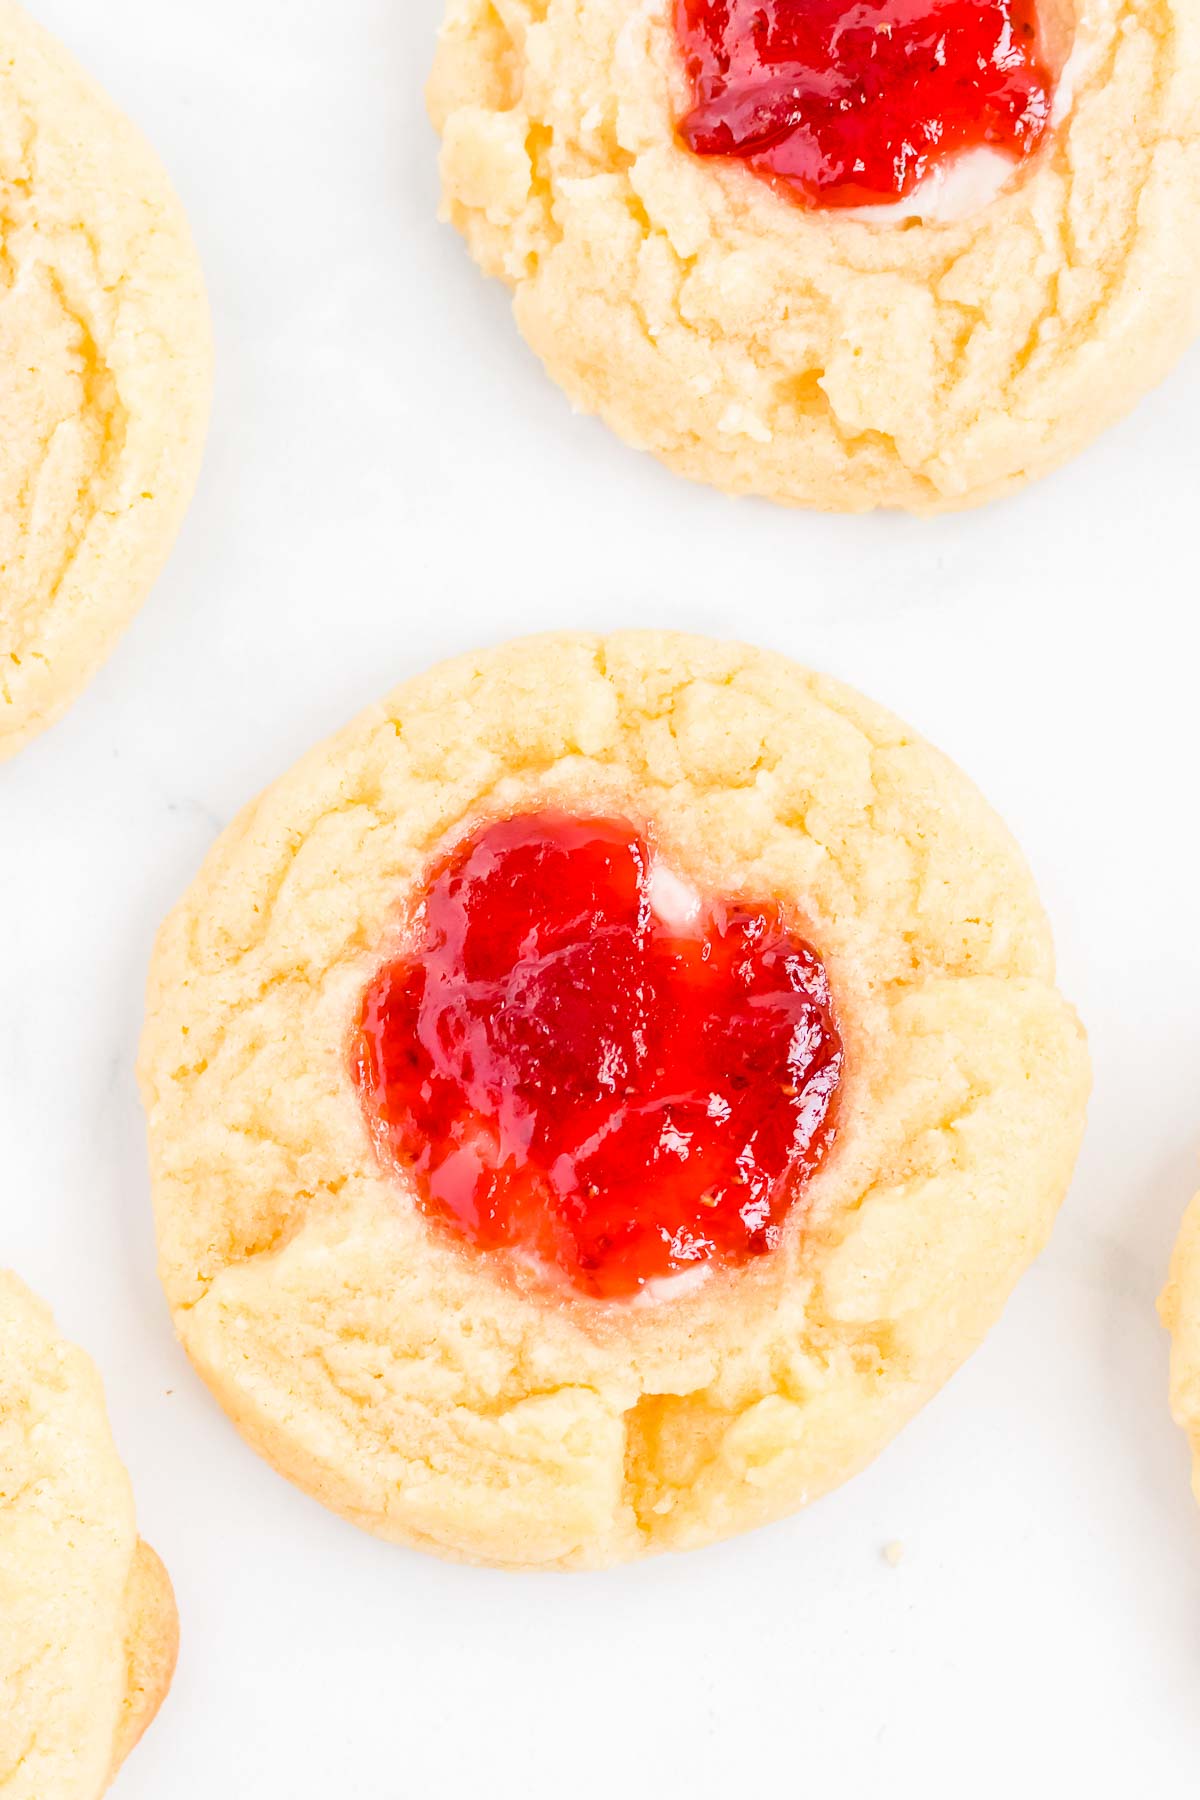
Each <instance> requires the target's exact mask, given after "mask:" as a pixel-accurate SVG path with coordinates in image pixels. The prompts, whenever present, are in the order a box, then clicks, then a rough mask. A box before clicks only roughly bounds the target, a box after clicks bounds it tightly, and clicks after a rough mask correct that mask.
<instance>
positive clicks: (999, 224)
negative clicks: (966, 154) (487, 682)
mask: <svg viewBox="0 0 1200 1800" xmlns="http://www.w3.org/2000/svg"><path fill="white" fill-rule="evenodd" d="M670 21H671V15H670V7H669V6H668V5H667V4H665V0H639V4H637V5H635V6H633V7H630V6H628V5H627V4H625V0H548V3H543V0H536V3H535V0H503V3H502V4H499V3H498V4H492V0H449V4H448V10H447V17H446V23H445V26H444V28H443V31H442V35H441V40H440V44H439V50H438V55H437V60H436V64H435V67H434V71H433V75H432V78H431V81H430V87H429V101H430V109H431V113H432V116H433V119H434V123H435V125H436V126H437V128H438V130H439V132H440V133H441V135H442V158H441V167H442V180H443V193H444V215H445V216H446V217H447V218H448V219H450V220H451V221H452V222H453V223H454V224H455V225H456V226H457V227H458V229H459V230H460V231H461V232H462V233H463V234H464V236H465V237H466V239H467V241H468V243H469V245H470V247H471V250H472V252H473V254H474V255H475V257H476V259H477V260H478V262H479V263H480V265H481V266H482V267H483V269H484V270H485V271H486V272H487V273H488V274H491V275H495V276H497V277H498V278H499V279H501V280H503V281H505V282H507V283H508V285H509V286H510V287H512V288H513V290H514V306H515V311H516V317H517V321H518V324H519V325H520V328H521V330H522V331H523V332H524V334H525V336H526V338H527V339H528V340H529V342H530V344H531V345H532V346H533V348H534V350H535V351H536V352H537V353H538V355H539V356H540V357H541V358H542V360H543V362H544V363H545V364H546V367H547V368H548V370H549V372H550V373H551V375H553V377H554V378H555V379H556V380H557V381H558V382H559V383H560V384H561V385H562V386H563V387H564V388H565V390H566V392H567V394H568V396H569V397H570V399H571V401H572V402H573V403H574V404H575V405H576V406H577V407H579V408H581V409H582V410H584V411H588V412H597V413H599V414H600V415H601V417H603V418H604V419H605V420H606V421H607V422H608V423H609V424H610V425H611V426H613V428H614V429H615V430H617V431H618V432H619V433H620V434H621V435H622V436H623V437H624V438H626V439H627V440H628V441H630V442H631V443H633V444H635V445H637V446H639V447H642V448H646V449H649V450H651V451H653V452H654V453H655V454H656V455H657V456H659V457H660V458H661V459H662V460H663V461H665V462H666V463H668V464H669V465H670V466H671V467H673V468H675V469H677V470H679V471H680V472H681V473H683V474H685V475H690V476H693V477H695V478H697V479H700V480H704V481H709V482H712V483H714V484H715V485H716V486H718V487H722V488H725V489H727V490H728V491H730V492H732V493H757V494H764V495H767V496H768V497H770V498H772V499H775V500H780V501H783V502H785V503H790V504H797V505H811V506H821V507H828V508H836V509H845V510H858V509H861V508H865V507H870V506H881V505H882V506H901V507H907V508H911V509H913V510H916V511H935V510H939V509H941V508H944V507H950V506H961V505H967V504H972V503H975V502H977V501H980V500H984V499H987V498H989V497H992V496H994V495H997V494H1001V493H1004V492H1006V491H1007V490H1009V489H1010V488H1013V487H1016V486H1018V485H1020V483H1022V482H1023V481H1025V480H1027V479H1030V478H1031V477H1033V476H1037V475H1040V474H1043V473H1045V472H1046V471H1047V470H1049V469H1051V468H1053V467H1054V466H1055V465H1057V464H1058V463H1060V462H1062V461H1064V460H1065V459H1066V458H1067V457H1069V456H1070V455H1072V454H1073V453H1074V452H1075V451H1076V450H1078V449H1080V448H1081V447H1082V446H1083V445H1084V444H1085V443H1086V442H1087V441H1088V440H1089V439H1090V438H1091V437H1093V436H1094V435H1095V434H1096V433H1097V432H1098V431H1100V430H1101V429H1103V428H1104V427H1105V426H1106V425H1108V424H1110V423H1111V422H1112V421H1113V420H1115V419H1117V418H1118V417H1120V416H1121V414H1123V413H1124V412H1125V411H1127V410H1128V408H1129V407H1130V406H1131V405H1132V404H1133V402H1134V401H1135V400H1136V399H1137V398H1138V396H1139V395H1140V394H1141V393H1142V392H1144V391H1145V389H1146V388H1147V387H1149V386H1151V385H1152V384H1153V383H1154V382H1156V381H1157V380H1159V379H1160V378H1161V377H1162V376H1163V375H1164V374H1165V373H1166V372H1167V370H1168V369H1169V367H1170V366H1171V363H1172V362H1173V361H1174V360H1175V358H1176V357H1177V356H1178V355H1179V353H1180V352H1181V350H1182V349H1183V347H1184V345H1185V344H1186V342H1187V341H1188V339H1189V338H1190V337H1191V336H1192V334H1193V333H1194V332H1195V331H1196V329H1197V328H1198V327H1200V34H1198V32H1197V27H1196V23H1195V20H1194V18H1193V16H1192V13H1191V10H1190V9H1189V8H1188V7H1186V6H1185V5H1184V4H1183V3H1182V0H1131V3H1129V4H1119V3H1118V0H1082V5H1081V7H1080V11H1079V19H1078V33H1077V44H1078V48H1077V55H1078V59H1079V60H1078V69H1079V74H1078V82H1077V85H1076V86H1075V87H1074V91H1073V93H1072V95H1071V97H1070V101H1069V104H1068V105H1067V107H1066V109H1065V116H1064V117H1063V118H1062V119H1060V120H1059V122H1058V123H1057V125H1056V127H1055V128H1054V130H1053V131H1052V133H1051V135H1050V138H1049V139H1048V142H1047V144H1046V146H1045V147H1044V148H1043V149H1042V150H1041V151H1039V152H1038V153H1037V154H1036V155H1035V156H1034V157H1032V158H1031V159H1030V161H1029V162H1028V164H1026V165H1023V166H1022V167H1020V168H1019V169H1018V170H1017V171H1016V172H1015V173H1014V176H1013V178H1012V180H1011V181H1010V183H1009V184H1008V186H1007V187H1006V188H1005V189H1004V190H1003V191H1002V192H1001V193H1000V195H999V196H998V197H997V198H995V199H994V200H993V201H991V202H990V203H989V204H987V205H986V206H984V207H983V208H981V209H980V210H979V211H978V212H977V213H975V214H973V215H970V216H968V217H967V218H965V219H961V220H958V221H955V222H949V223H924V222H922V221H920V220H907V221H900V220H897V221H894V222H889V221H886V220H885V221H883V222H880V221H879V220H878V219H874V218H873V219H872V220H870V221H868V222H864V221H860V220H856V219H855V218H854V217H853V215H852V214H835V213H831V212H819V211H818V212H811V211H807V210H805V209H803V208H801V207H799V206H798V205H796V204H795V203H794V202H792V201H791V200H788V199H786V198H784V197H782V196H780V195H779V194H777V193H775V192H774V191H773V190H772V189H771V188H770V187H769V186H768V185H767V184H766V183H764V182H763V181H762V180H760V179H759V178H758V177H757V176H755V175H754V174H752V173H751V172H750V171H749V170H747V169H745V168H743V167H741V166H739V165H737V164H736V163H735V162H734V161H733V159H721V158H716V159H704V160H701V159H699V158H696V157H693V156H692V155H691V154H690V153H689V152H688V151H687V150H686V149H685V148H684V147H683V145H682V143H681V142H680V141H679V139H678V137H677V134H676V130H675V121H676V120H677V119H678V118H679V117H680V116H682V113H683V111H684V110H685V108H686V104H687V90H686V79H685V77H684V74H683V71H682V65H681V60H680V56H679V51H678V47H677V45H676V44H675V41H674V36H673V31H672V27H671V22H670Z"/></svg>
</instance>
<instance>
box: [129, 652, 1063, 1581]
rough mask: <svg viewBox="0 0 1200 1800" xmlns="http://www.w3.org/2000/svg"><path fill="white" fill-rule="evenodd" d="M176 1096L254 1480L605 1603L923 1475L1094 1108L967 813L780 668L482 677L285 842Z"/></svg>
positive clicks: (177, 1014) (184, 1294)
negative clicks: (932, 1441)
mask: <svg viewBox="0 0 1200 1800" xmlns="http://www.w3.org/2000/svg"><path fill="white" fill-rule="evenodd" d="M141 1082H142V1088H143V1093H144V1097H145V1103H146V1107H147V1110H148V1116H149V1135H150V1151H151V1162H152V1172H153V1186H154V1198H155V1207H156V1213H157V1225H158V1234H159V1246H160V1259H161V1271H162V1277H163V1280H164V1283H165V1285H166V1290H167V1294H168V1296H169V1299H170V1303H171V1306H172V1309H173V1311H174V1316H175V1320H176V1323H177V1326H178V1330H179V1333H180V1336H181V1338H182V1340H183V1343H184V1345H185V1346H186V1348H187V1351H188V1353H189V1355H190V1356H191V1358H192V1360H193V1362H194V1363H195V1365H196V1367H197V1368H198V1370H199V1371H200V1373H201V1374H202V1375H203V1377H204V1379H205V1380H206V1381H207V1382H208V1383H209V1385H210V1386H211V1387H212V1389H213V1391H214V1392H215V1394H216V1395H217V1397H218V1399H219V1400H220V1401H221V1403H222V1405H223V1406H224V1407H225V1408H226V1410H227V1411H228V1412H229V1413H230V1415H231V1416H232V1418H233V1419H234V1421H235V1422H236V1423H237V1425H238V1426H239V1427H240V1429H241V1430H242V1432H243V1433H244V1434H245V1436H246V1437H247V1438H248V1439H249V1441H250V1442H251V1443H252V1444H253V1445H255V1446H256V1447H257V1448H258V1449H259V1450H260V1451H261V1452H262V1453H263V1454H264V1455H265V1456H267V1457H268V1458H269V1459H270V1460H271V1461H272V1462H273V1463H274V1464H275V1465H276V1466H277V1467H278V1468H279V1469H280V1470H282V1471H283V1472H284V1473H285V1474H286V1475H288V1476H290V1477H291V1478H292V1479H293V1480H294V1481H296V1482H298V1483H299V1484H300V1485H301V1486H302V1487H304V1488H306V1489H308V1490H309V1491H310V1492H311V1493H313V1494H315V1495H316V1496H318V1497H319V1498H320V1499H321V1500H323V1501H324V1502H325V1503H326V1504H327V1505H329V1506H331V1507H333V1508H335V1509H336V1510H337V1511H339V1512H341V1513H343V1514H344V1515H345V1516H346V1517H348V1518H350V1519H353V1520H355V1521H356V1522H357V1523H358V1524H360V1525H363V1526H366V1527H367V1528H368V1529H370V1530H372V1531H375V1532H377V1533H379V1534H380V1535H381V1536H384V1537H387V1538H393V1539H397V1540H400V1541H402V1542H404V1543H407V1544H412V1545H416V1546H419V1547H422V1548H425V1549H429V1550H435V1551H439V1552H441V1553H443V1554H446V1555H449V1556H453V1557H458V1558H464V1559H472V1560H477V1561H482V1562H490V1563H497V1564H504V1565H509V1566H528V1565H557V1566H565V1567H585V1566H596V1565H601V1564H606V1563H612V1562H617V1561H621V1560H624V1559H628V1558H632V1557H637V1556H640V1555H644V1554H646V1553H649V1552H654V1551H658V1550H667V1549H683V1548H686V1547H689V1546H692V1545H698V1544H704V1543H707V1542H709V1541H710V1540H712V1539H715V1538H719V1537H722V1536H724V1535H726V1534H728V1533H732V1532H736V1531H740V1530H743V1529H745V1528H747V1527H749V1526H753V1525H757V1524H760V1523H763V1522H765V1521H767V1520H770V1519H774V1518H777V1517H779V1516H780V1515H782V1514H785V1513H788V1512H790V1511H792V1510H793V1509H795V1508H797V1507H799V1506H801V1505H803V1504H804V1503H805V1502H806V1501H808V1500H811V1499H813V1498H815V1497H816V1496H817V1495H819V1494H821V1493H823V1492H824V1491H825V1490H827V1489H829V1488H831V1487H833V1486H835V1485H836V1484H837V1483H839V1482H841V1481H843V1480H845V1479H846V1478H847V1477H848V1476H850V1475H851V1474H853V1473H854V1472H855V1471H856V1470H857V1469H859V1468H861V1467H862V1465H863V1464H864V1463H866V1462H867V1461H868V1460H869V1459H870V1458H871V1457H872V1456H874V1455H875V1454H876V1452H877V1451H879V1450H880V1449H881V1448H882V1447H883V1446H884V1444H886V1442H887V1441H888V1439H889V1438H890V1437H891V1436H892V1434H893V1433H894V1432H895V1431H896V1430H897V1429H898V1428H899V1426H900V1425H902V1424H903V1423H904V1421H905V1420H907V1419H908V1418H909V1417H911V1415H912V1414H913V1413H914V1412H915V1411H916V1410H917V1408H918V1407H919V1406H921V1404H922V1403H923V1402H924V1401H925V1400H927V1399H928V1398H929V1396H930V1395H931V1394H932V1393H933V1392H934V1391H935V1390H936V1389H937V1388H938V1387H939V1386H940V1385H941V1383H942V1382H944V1381H945V1380H946V1378H947V1377H948V1376H949V1375H950V1373H951V1372H952V1371H953V1370H954V1369H955V1368H956V1366H957V1365H958V1364H959V1363H960V1362H961V1361H962V1360H963V1358H964V1357H966V1356H967V1355H968V1354H969V1353H970V1351H971V1350H973V1349H974V1347H975V1346H976V1345H977V1344H978V1343H979V1341H980V1339H981V1338H982V1337H983V1335H984V1333H985V1332H986V1331H987V1329H988V1327H989V1326H990V1325H991V1324H992V1323H993V1321H994V1320H995V1319H996V1317H997V1316H998V1314H999V1312H1000V1310H1001V1308H1002V1307H1003V1305H1004V1302H1005V1300H1006V1298H1007V1296H1008V1294H1009V1291H1010V1289H1011V1288H1012V1286H1013V1283H1014V1282H1015V1281H1016V1279H1017V1277H1018V1275H1019V1274H1020V1273H1021V1272H1022V1270H1023V1269H1024V1268H1025V1266H1026V1265H1027V1263H1029V1261H1030V1260H1031V1259H1032V1258H1033V1256H1035V1255H1036V1253H1037V1252H1038V1250H1039V1249H1040V1248H1041V1246H1042V1244H1043V1243H1044V1241H1045V1239H1046V1237H1047V1234H1048V1232H1049V1230H1050V1227H1051V1223H1052V1221H1053V1219H1054V1215H1055V1212H1056V1210H1057V1208H1058V1206H1059V1203H1060V1201H1061V1200H1062V1198H1063V1195H1064V1192H1065V1190H1066V1187H1067V1184H1068V1181H1069V1179H1070V1175H1071V1171H1072V1167H1073V1164H1074V1160H1075V1155H1076V1150H1077V1146H1078V1143H1079V1138H1080V1132H1081V1128H1082V1124H1083V1116H1084V1109H1085V1103H1086V1096H1087V1092H1088V1087H1089V1072H1088V1061H1087V1055H1086V1050H1085V1047H1084V1040H1083V1036H1082V1033H1081V1031H1080V1028H1079V1025H1078V1023H1077V1021H1076V1019H1075V1016H1074V1014H1073V1013H1072V1011H1071V1009H1070V1008H1069V1007H1068V1006H1067V1005H1066V1003H1065V1002H1064V1001H1063V999H1062V998H1061V997H1060V995H1059V994H1058V992H1057V991H1056V988H1055V985H1054V964H1053V952H1052V948H1051V941H1050V934H1049V931H1048V928H1047V924H1046V920H1045V918H1044V916H1043V913H1042V909H1041V907H1040V905H1039V903H1038V899H1037V895H1036V893H1035V891H1034V887H1033V883H1032V881H1031V878H1030V875H1029V873H1028V871H1027V869H1026V867H1025V864H1024V863H1023V861H1022V859H1021V856H1020V854H1019V852H1018V851H1017V849H1016V847H1015V845H1014V844H1013V842H1012V840H1011V839H1010V838H1009V836H1008V834H1007V832H1006V831H1005V830H1004V828H1003V826H1002V825H1001V824H1000V823H999V821H998V820H997V819H996V817H995V816H994V815H993V813H992V812H991V811H990V810H989V809H988V807H987V806H986V805H985V803H984V802H983V800H982V799H981V798H980V797H979V795H978V794H977V793H976V791H975V790H974V788H973V787H972V786H971V785H970V783H969V782H968V781H967V780H966V779H965V777H964V776H963V775H961V774H960V773H959V772H958V771H957V770H956V769H955V768H954V767H953V766H952V765H951V764H950V763H949V762H947V761H946V760H945V759H944V758H943V757H942V756H940V755H939V754H938V753H937V752H936V751H935V750H933V749H931V748H930V747H929V746H928V745H927V744H925V743H923V742H922V741H921V740H920V739H919V738H918V737H916V736H915V735H914V734H913V733H912V732H910V731H908V730H906V729H905V728H904V727H903V726H902V725H900V724H899V723H898V722H897V721H896V720H895V719H893V718H891V717H890V716H889V715H888V714H887V713H885V712H883V711H882V710H881V709H879V708H878V707H876V706H873V705H871V704H870V703H869V702H867V701H865V700H863V699H861V698H859V696H858V695H856V694H854V693H852V692H851V691H850V690H849V689H847V688H845V687H842V686H840V685H839V684H838V683H837V682H835V681H830V680H826V679H825V678H823V677H821V676H819V675H814V674H811V673H809V672H807V671H806V670H804V669H802V668H799V667H797V666H796V665H794V664H793V663H791V662H788V661H787V660H785V659H784V658H782V657H780V656H775V655H768V654H763V653H761V652H758V651H755V650H752V649H747V648H744V647H740V646H737V645H732V644H723V643H716V642H712V641H709V640H706V639H703V638H691V637H684V636H677V635H672V634H659V633H629V634H620V635H616V636H612V637H608V638H594V637H584V636H575V635H564V636H550V637H545V638H537V639H531V640H528V641H525V642H519V643H515V644H511V645H509V646H507V647H504V648H501V649H498V650H494V651H490V652H487V653H483V654H480V655H478V656H471V657H466V658H463V659H462V660H460V661H456V662H452V663H449V664H447V665H445V666H443V667H440V668H436V669H434V670H433V671H432V672H431V673H429V674H426V675H424V676H421V677H418V678H417V679H415V680H412V681H410V682H408V683H407V684H405V685H404V686H401V687H400V688H398V689H397V690H396V691H395V692H394V693H392V694H391V695H390V696H389V697H388V698H387V699H386V700H384V701H383V702H382V703H381V704H380V705H378V706H376V707H374V708H373V709H372V710H371V711H369V712H367V713H366V714H364V715H363V716H362V717H361V718H359V719H358V720H356V721H355V722H354V723H353V724H352V725H350V726H349V727H348V728H347V729H346V730H345V731H344V732H343V733H342V735H341V736H339V737H337V738H334V739H333V740H332V741H331V742H330V743H327V744H325V745H323V746H322V747H321V748H319V749H317V750H315V751H314V752H313V753H312V754H311V755H310V756H308V757H307V758H306V759H305V760H304V761H302V762H301V763H300V764H299V765H298V767H297V768H296V769H295V770H294V771H293V772H292V773H291V774H290V775H287V776H285V777H284V779H283V780H281V781H280V782H278V783H277V785H276V786H274V787H273V788H271V789H269V790H268V792H267V793H266V794H265V795H264V796H263V797H262V798H261V799H259V800H258V801H256V802H255V803H254V804H253V805H251V806H250V807H249V808H248V809H247V810H246V811H245V812H244V813H243V814H242V816H241V817H240V818H239V819H238V820H237V822H236V823H235V824H234V825H233V826H232V827H231V828H230V829H229V831H228V832H227V833H226V834H225V836H224V837H223V838H222V839H221V840H220V841H219V842H218V844H217V845H216V847H215V848H214V850H213V851H212V853H211V855H210V857H209V860H208V862H207V863H206V865H205V867H204V869H203V871H202V873H201V874H200V877H199V879H198V880H197V882H196V884H195V886H194V887H193V888H192V890H191V892H190V893H189V894H188V895H187V897H186V898H185V899H184V901H183V902H182V904H181V905H180V906H179V908H178V909H177V911H176V912H175V913H174V914H173V915H172V917H171V918H170V919H169V920H168V921H167V923H166V925H165V926H164V928H163V930H162V933H161V935H160V937H159V940H158V944H157V948H156V951H155V955H154V960H153V968H152V972H151V978H150V991H149V1012H148V1020H147V1024H146V1029H145V1036H144V1040H143V1048H142V1055H141Z"/></svg>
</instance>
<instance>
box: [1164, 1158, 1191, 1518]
mask: <svg viewBox="0 0 1200 1800" xmlns="http://www.w3.org/2000/svg"><path fill="white" fill-rule="evenodd" d="M1158 1309H1159V1312H1160V1314H1161V1315H1162V1322H1163V1324H1164V1325H1165V1326H1166V1328H1167V1330H1168V1331H1169V1332H1170V1333H1171V1413H1172V1416H1173V1417H1174V1419H1175V1421H1176V1423H1177V1424H1179V1425H1181V1426H1182V1427H1183V1429H1184V1431H1186V1432H1187V1436H1188V1442H1189V1443H1190V1444H1191V1447H1192V1487H1193V1490H1194V1491H1195V1495H1196V1498H1197V1500H1200V1194H1197V1196H1196V1198H1195V1199H1194V1200H1193V1201H1192V1204H1191V1206H1190V1207H1189V1208H1188V1210H1187V1212H1186V1213H1185V1214H1184V1219H1183V1229H1182V1231H1181V1232H1180V1234H1179V1242H1178V1243H1177V1244H1176V1246H1175V1254H1174V1256H1173V1258H1172V1260H1171V1274H1170V1278H1169V1280H1168V1282H1167V1285H1166V1288H1165V1289H1164V1290H1163V1295H1162V1298H1161V1300H1160V1301H1159V1303H1158Z"/></svg>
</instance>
